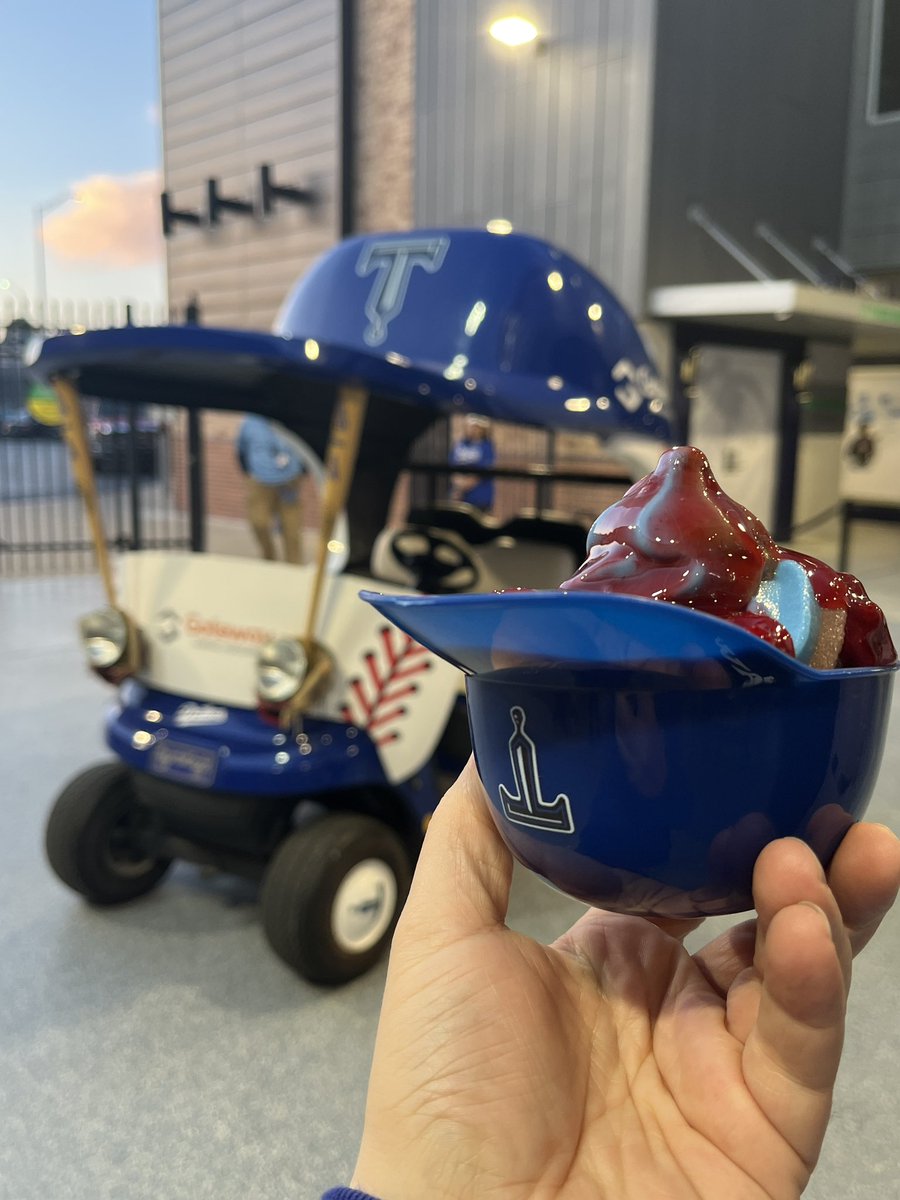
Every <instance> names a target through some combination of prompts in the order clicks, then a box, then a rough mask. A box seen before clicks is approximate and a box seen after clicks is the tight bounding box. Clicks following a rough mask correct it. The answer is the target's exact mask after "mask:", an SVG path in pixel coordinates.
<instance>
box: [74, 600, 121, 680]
mask: <svg viewBox="0 0 900 1200" xmlns="http://www.w3.org/2000/svg"><path fill="white" fill-rule="evenodd" d="M80 625H81V641H82V644H83V646H84V650H85V654H86V655H87V660H88V663H89V665H90V666H92V667H93V668H94V669H95V670H98V671H105V670H108V669H109V668H110V667H114V666H116V665H117V664H118V663H119V662H121V660H122V659H123V658H124V657H125V652H126V650H127V649H128V622H127V621H126V620H125V617H124V616H123V615H122V613H121V612H119V610H118V609H117V608H100V609H98V610H97V611H96V612H92V613H90V614H89V615H88V616H86V617H82V619H81V621H80Z"/></svg>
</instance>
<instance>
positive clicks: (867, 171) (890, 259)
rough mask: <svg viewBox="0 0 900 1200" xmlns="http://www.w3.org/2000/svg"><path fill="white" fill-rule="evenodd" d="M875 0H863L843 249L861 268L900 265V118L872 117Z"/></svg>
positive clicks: (856, 52)
mask: <svg viewBox="0 0 900 1200" xmlns="http://www.w3.org/2000/svg"><path fill="white" fill-rule="evenodd" d="M872 17H873V2H872V0H861V3H860V4H859V6H858V13H857V32H856V44H855V46H854V51H853V92H852V96H851V109H850V136H849V140H848V147H847V176H846V181H845V191H844V224H843V230H842V234H843V236H842V242H841V250H842V252H843V253H844V255H845V256H846V257H847V258H849V259H850V261H851V262H852V263H853V264H854V265H855V266H857V267H860V268H862V269H870V270H876V271H877V270H896V269H897V268H898V267H900V120H885V121H878V122H875V123H873V122H871V121H870V120H869V119H868V116H867V112H866V109H867V100H868V85H869V56H870V48H871V39H872Z"/></svg>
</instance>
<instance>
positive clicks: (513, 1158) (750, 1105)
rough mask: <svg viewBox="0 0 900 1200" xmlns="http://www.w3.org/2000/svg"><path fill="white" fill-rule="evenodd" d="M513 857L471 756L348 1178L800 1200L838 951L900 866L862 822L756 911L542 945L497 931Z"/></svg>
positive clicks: (831, 1043)
mask: <svg viewBox="0 0 900 1200" xmlns="http://www.w3.org/2000/svg"><path fill="white" fill-rule="evenodd" d="M511 877H512V860H511V858H510V855H509V852H508V851H507V849H506V847H505V845H504V843H503V842H502V840H501V838H500V836H499V834H498V832H497V830H496V828H495V826H494V823H493V819H492V818H491V816H490V813H489V811H488V806H487V803H486V802H485V798H484V795H483V792H482V789H481V784H480V781H479V779H478V776H477V773H476V771H475V768H474V765H473V764H472V763H471V762H470V763H469V765H468V767H467V768H466V769H465V771H464V772H463V774H462V775H461V777H460V779H459V780H458V781H457V783H456V784H454V786H453V787H452V788H451V789H450V791H449V792H448V793H447V795H446V796H445V798H444V799H443V801H442V802H441V804H440V806H439V807H438V810H437V812H436V813H435V815H434V817H433V819H432V821H431V824H430V826H429V830H428V834H427V836H426V839H425V845H424V847H423V850H422V855H421V858H420V861H419V865H418V868H417V871H416V876H415V879H414V882H413V887H412V891H411V893H410V896H409V900H408V901H407V904H406V908H405V910H404V912H403V915H402V916H401V919H400V922H399V924H398V926H397V931H396V934H395V937H394V943H393V947H392V951H391V961H390V967H389V970H388V977H387V983H386V988H385V996H384V1004H383V1008H382V1014H381V1020H380V1023H379V1029H378V1038H377V1041H376V1046H375V1056H374V1061H373V1066H372V1075H371V1080H370V1084H369V1096H368V1102H367V1108H366V1122H365V1130H364V1134H363V1139H362V1145H361V1148H360V1154H359V1159H358V1162H357V1166H356V1171H355V1174H354V1180H353V1183H354V1186H355V1187H357V1188H360V1189H364V1190H366V1191H368V1192H370V1193H371V1194H373V1195H375V1196H379V1197H381V1198H382V1200H408V1198H409V1200H412V1198H415V1200H420V1198H421V1197H422V1196H425V1195H427V1196H429V1197H432V1198H434V1200H441V1198H446V1200H450V1198H451V1197H452V1200H466V1198H467V1197H478V1198H479V1200H485V1198H495V1197H496V1198H497V1200H519V1197H521V1198H522V1200H525V1198H526V1197H527V1198H528V1200H545V1198H549V1197H560V1196H562V1197H578V1198H580V1197H591V1198H592V1200H630V1198H632V1197H634V1198H637V1197H640V1200H682V1198H684V1200H722V1198H723V1197H727V1198H728V1200H764V1198H768V1200H793V1198H795V1197H797V1196H799V1195H800V1193H801V1192H802V1191H803V1189H804V1187H805V1185H806V1183H807V1181H808V1179H809V1176H810V1174H811V1172H812V1169H813V1167H814V1165H815V1162H816V1158H817V1156H818V1153H819V1148H820V1146H821V1142H822V1138H823V1136H824V1133H825V1127H826V1124H827V1121H828V1116H829V1111H830V1105H831V1095H832V1089H833V1086H834V1080H835V1076H836V1073H837V1068H838V1062H839V1059H840V1054H841V1045H842V1039H843V1029H844V1010H845V1003H846V998H847V991H848V988H849V983H850V962H851V958H852V956H853V954H854V953H855V952H857V951H858V950H859V949H861V948H862V946H863V945H865V943H866V942H867V941H868V940H869V938H870V937H871V936H872V934H873V933H874V932H875V930H876V928H877V926H878V924H879V922H880V920H881V918H882V917H883V916H884V914H885V913H886V911H887V910H888V908H889V907H890V905H891V903H892V902H893V899H894V897H895V895H896V892H897V888H898V883H900V842H898V841H897V839H896V838H895V837H894V836H893V834H892V833H890V831H889V830H887V829H885V828H884V827H882V826H876V825H855V826H854V827H853V828H852V829H851V830H850V831H849V832H848V834H847V835H846V837H845V838H844V840H843V842H842V843H841V845H840V847H839V849H838V852H837V853H836V855H835V857H834V859H833V861H832V864H831V867H830V868H829V872H828V878H827V880H826V878H825V875H824V873H823V871H822V869H821V866H820V865H819V862H818V860H817V859H816V857H815V856H814V855H813V853H812V852H811V851H810V850H809V848H808V847H807V846H806V845H804V844H803V843H802V842H799V841H796V840H794V839H783V840H781V841H778V842H773V843H771V844H770V845H769V846H767V847H766V849H765V850H764V851H763V853H762V854H761V855H760V857H759V860H758V862H757V864H756V870H755V873H754V881H753V887H754V897H755V901H756V908H757V914H758V915H757V918H756V919H754V920H751V921H747V922H745V923H743V924H741V925H737V926H735V927H734V928H732V929H730V930H729V931H728V932H726V933H725V934H723V935H722V936H721V937H719V938H716V939H715V941H713V942H711V943H710V944H709V945H708V946H706V947H705V948H704V949H703V950H702V951H700V952H699V953H698V954H696V955H694V956H693V957H691V956H690V955H688V953H687V952H686V951H685V949H684V947H683V946H682V941H681V939H682V938H683V937H684V936H685V935H686V934H687V932H689V931H690V930H691V929H693V928H696V925H697V924H698V922H686V921H674V920H672V921H666V920H657V921H650V920H647V919H644V918H641V917H632V916H622V915H618V914H614V913H607V912H601V911H599V910H596V909H592V910H589V911H588V912H587V913H586V914H585V915H584V916H583V917H582V918H581V919H580V920H579V921H578V922H576V924H575V925H574V926H573V927H572V929H570V930H569V931H568V933H566V934H564V935H563V937H561V938H559V939H558V940H557V941H556V942H555V943H553V945H551V946H543V945H540V944H539V943H537V942H535V941H532V940H531V939H530V938H528V937H525V936H523V935H521V934H519V933H515V932H513V931H511V930H510V929H508V928H507V927H506V925H505V924H504V920H505V916H506V910H507V903H508V899H509V889H510V883H511Z"/></svg>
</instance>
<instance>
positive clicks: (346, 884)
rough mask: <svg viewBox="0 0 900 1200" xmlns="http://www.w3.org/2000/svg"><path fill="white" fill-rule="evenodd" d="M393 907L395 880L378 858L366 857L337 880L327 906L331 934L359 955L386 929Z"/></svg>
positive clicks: (376, 940) (345, 947) (392, 914)
mask: <svg viewBox="0 0 900 1200" xmlns="http://www.w3.org/2000/svg"><path fill="white" fill-rule="evenodd" d="M396 907H397V880H396V877H395V876H394V872H393V871H392V870H391V868H390V867H389V866H388V864H387V863H386V862H384V861H383V860H382V859H380V858H367V859H364V860H363V862H360V863H357V864H356V866H355V867H352V868H351V869H350V870H349V871H348V872H347V874H346V875H345V876H344V878H343V880H342V881H341V885H340V887H339V888H338V890H337V893H336V895H335V897H334V904H333V905H332V908H331V936H332V937H333V938H334V940H335V942H336V943H337V945H338V946H339V947H340V949H341V950H343V951H345V952H346V953H348V954H363V953H364V952H365V951H366V950H371V948H372V947H373V946H374V945H376V944H377V943H378V942H379V941H381V939H382V938H383V937H384V935H385V933H386V932H387V930H388V929H389V928H390V924H391V921H392V920H393V917H394V909H395V908H396Z"/></svg>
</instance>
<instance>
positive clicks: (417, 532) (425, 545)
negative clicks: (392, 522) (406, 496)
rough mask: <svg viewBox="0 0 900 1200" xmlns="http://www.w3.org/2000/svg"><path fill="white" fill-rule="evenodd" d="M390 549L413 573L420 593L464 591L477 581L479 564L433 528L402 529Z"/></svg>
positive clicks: (392, 541)
mask: <svg viewBox="0 0 900 1200" xmlns="http://www.w3.org/2000/svg"><path fill="white" fill-rule="evenodd" d="M390 549H391V553H392V554H393V556H394V558H395V559H396V560H397V562H398V563H400V565H401V566H402V567H405V568H406V569H407V570H408V571H410V572H412V575H413V578H414V579H415V586H416V588H417V589H418V590H419V591H420V592H437V593H446V592H465V591H468V590H469V589H470V588H472V587H474V586H475V584H476V583H477V581H478V567H477V566H476V565H475V563H474V561H473V560H472V559H471V558H470V557H469V556H468V554H466V552H465V551H464V550H463V549H462V548H461V547H460V546H458V545H457V544H456V542H451V541H450V540H449V539H448V538H444V537H441V535H440V534H438V533H434V532H432V531H431V530H430V529H401V530H399V531H398V532H397V533H395V534H394V536H393V537H392V538H391V543H390ZM460 573H461V575H460ZM457 576H459V577H458V578H457Z"/></svg>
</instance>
